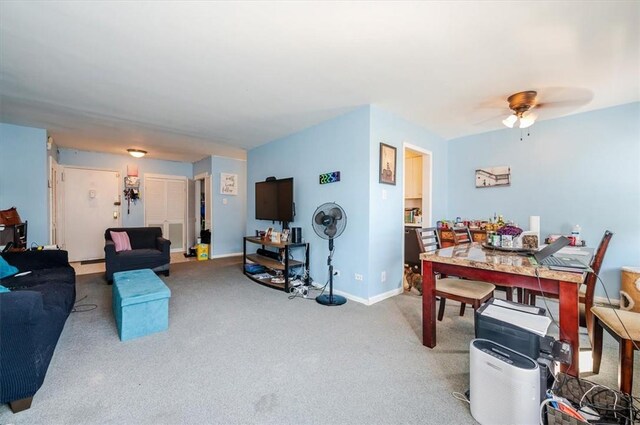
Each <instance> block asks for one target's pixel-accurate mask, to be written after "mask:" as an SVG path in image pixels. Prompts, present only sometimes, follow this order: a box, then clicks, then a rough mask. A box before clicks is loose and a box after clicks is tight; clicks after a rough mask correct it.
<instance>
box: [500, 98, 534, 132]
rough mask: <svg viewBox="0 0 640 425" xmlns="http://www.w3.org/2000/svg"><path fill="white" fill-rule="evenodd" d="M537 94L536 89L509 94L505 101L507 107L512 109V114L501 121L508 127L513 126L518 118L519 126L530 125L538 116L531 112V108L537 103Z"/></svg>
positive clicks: (525, 126)
mask: <svg viewBox="0 0 640 425" xmlns="http://www.w3.org/2000/svg"><path fill="white" fill-rule="evenodd" d="M537 95H538V93H537V92H536V91H533V90H528V91H521V92H518V93H514V94H512V95H511V96H509V98H508V99H507V102H509V109H511V110H512V111H513V114H511V115H509V116H508V117H507V118H505V119H504V120H502V123H503V124H504V125H505V126H507V127H509V128H513V126H514V125H515V124H516V122H517V121H518V120H520V125H519V127H520V128H527V127H531V126H532V125H533V123H535V122H536V119H537V118H538V116H537V115H536V114H534V113H533V112H531V109H533V108H534V107H535V106H536V105H537V103H536V96H537Z"/></svg>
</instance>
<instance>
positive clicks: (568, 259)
mask: <svg viewBox="0 0 640 425" xmlns="http://www.w3.org/2000/svg"><path fill="white" fill-rule="evenodd" d="M569 243H570V242H569V239H567V238H565V237H564V236H560V237H559V238H558V239H556V241H555V242H553V243H551V244H549V245H547V246H545V247H544V248H543V249H541V250H540V251H538V252H536V253H535V254H533V258H535V260H536V261H537V262H538V264H542V265H544V266H548V267H549V268H551V269H554V268H555V269H556V270H566V269H572V270H575V271H583V270H586V269H588V268H589V265H588V264H585V263H583V262H582V261H580V260H579V259H578V258H575V257H573V256H571V255H562V256H555V255H553V254H555V253H556V252H558V251H560V250H561V249H562V248H564V247H565V246H567V245H569ZM561 267H562V268H561ZM569 271H571V270H569Z"/></svg>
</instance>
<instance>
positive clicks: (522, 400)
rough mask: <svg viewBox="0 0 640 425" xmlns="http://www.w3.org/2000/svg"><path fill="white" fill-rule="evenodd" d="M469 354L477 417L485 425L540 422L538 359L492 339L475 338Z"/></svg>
mask: <svg viewBox="0 0 640 425" xmlns="http://www.w3.org/2000/svg"><path fill="white" fill-rule="evenodd" d="M469 354H470V362H469V366H470V380H471V384H470V393H469V398H470V402H471V415H472V416H473V418H474V419H475V420H476V421H478V422H479V423H480V424H482V425H495V424H510V425H538V424H539V422H540V419H539V418H540V370H539V368H538V363H536V362H535V361H534V360H533V359H531V358H530V357H527V356H524V355H522V354H520V353H517V352H515V351H513V350H511V349H510V348H507V347H505V346H503V345H500V344H496V343H495V342H493V341H489V340H488V339H474V340H473V341H471V346H470V350H469Z"/></svg>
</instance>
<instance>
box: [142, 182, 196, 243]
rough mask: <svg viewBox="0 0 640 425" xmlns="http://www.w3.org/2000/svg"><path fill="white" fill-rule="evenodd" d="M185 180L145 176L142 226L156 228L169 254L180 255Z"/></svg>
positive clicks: (185, 209)
mask: <svg viewBox="0 0 640 425" xmlns="http://www.w3.org/2000/svg"><path fill="white" fill-rule="evenodd" d="M186 215H187V178H186V177H181V176H163V175H151V174H145V176H144V225H145V227H159V228H161V229H162V237H164V238H166V239H169V240H170V241H171V252H184V251H185V246H186V234H187V232H186V224H187V219H186Z"/></svg>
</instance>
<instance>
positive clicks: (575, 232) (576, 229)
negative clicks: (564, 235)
mask: <svg viewBox="0 0 640 425" xmlns="http://www.w3.org/2000/svg"><path fill="white" fill-rule="evenodd" d="M581 230H582V229H581V228H580V225H579V224H576V225H575V226H573V230H572V231H571V236H573V237H574V238H575V245H576V246H579V245H582V242H581V240H580V231H581Z"/></svg>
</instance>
